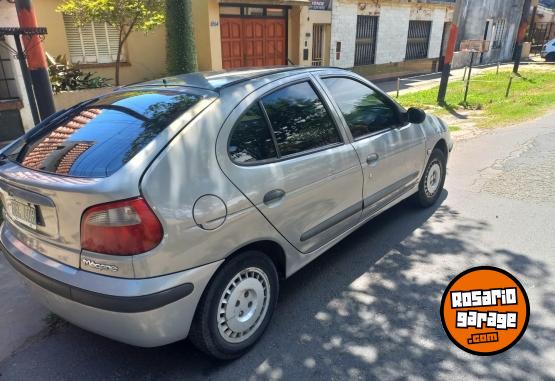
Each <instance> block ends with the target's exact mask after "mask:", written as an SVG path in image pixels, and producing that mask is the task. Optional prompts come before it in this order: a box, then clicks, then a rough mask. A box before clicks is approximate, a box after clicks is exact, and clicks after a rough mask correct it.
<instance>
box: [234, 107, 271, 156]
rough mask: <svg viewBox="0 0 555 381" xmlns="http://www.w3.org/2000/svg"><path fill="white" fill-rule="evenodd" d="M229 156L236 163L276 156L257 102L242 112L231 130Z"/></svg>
mask: <svg viewBox="0 0 555 381" xmlns="http://www.w3.org/2000/svg"><path fill="white" fill-rule="evenodd" d="M228 152H229V156H230V157H231V159H232V160H233V161H235V162H236V163H249V162H256V161H261V160H268V159H273V158H276V157H277V152H276V147H275V145H274V141H273V139H272V135H271V133H270V128H269V126H268V123H266V119H265V118H264V114H263V113H262V110H261V109H260V106H259V105H258V103H256V104H254V105H253V106H251V108H250V109H249V110H248V111H247V112H246V113H244V114H243V116H242V117H241V118H240V119H239V121H238V122H237V125H236V126H235V127H234V128H233V130H232V132H231V137H230V139H229V145H228Z"/></svg>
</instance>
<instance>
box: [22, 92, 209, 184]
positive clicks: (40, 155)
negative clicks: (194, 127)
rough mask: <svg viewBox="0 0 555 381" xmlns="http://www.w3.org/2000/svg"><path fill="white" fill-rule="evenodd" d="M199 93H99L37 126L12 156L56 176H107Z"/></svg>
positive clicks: (169, 122) (187, 106)
mask: <svg viewBox="0 0 555 381" xmlns="http://www.w3.org/2000/svg"><path fill="white" fill-rule="evenodd" d="M200 98H201V96H199V95H193V94H188V93H184V92H182V91H171V90H168V91H166V90H156V91H151V90H139V91H126V92H118V93H113V94H110V95H108V96H104V97H102V98H100V99H98V100H96V101H93V102H92V103H88V104H86V105H82V106H80V107H77V108H76V109H74V110H70V111H69V112H68V113H66V114H65V115H64V114H62V115H61V116H59V117H57V118H54V120H53V121H51V123H50V125H48V124H47V125H46V126H42V127H37V129H38V133H33V132H32V133H31V134H30V138H28V141H27V142H26V144H25V145H24V146H23V147H22V149H21V151H20V153H19V154H18V155H17V159H16V161H17V162H18V163H20V164H21V165H23V166H24V167H27V168H32V169H36V170H40V171H44V172H49V173H56V174H60V175H68V176H77V177H106V176H110V175H111V174H112V173H114V172H115V171H117V170H118V169H120V168H121V167H122V166H123V165H124V164H125V163H127V162H128V161H129V160H131V158H133V156H135V155H136V154H137V153H138V152H139V151H140V150H141V149H142V148H143V147H145V146H146V145H147V144H148V143H149V142H150V141H152V140H153V139H154V138H155V137H156V136H157V135H158V134H159V133H160V132H161V131H163V130H164V129H165V128H166V127H168V125H169V124H171V123H172V122H173V121H174V120H175V119H177V118H178V117H179V116H180V115H181V114H183V113H184V112H185V111H187V110H188V109H189V108H190V107H192V106H193V105H194V104H196V103H197V102H198V101H199V99H200Z"/></svg>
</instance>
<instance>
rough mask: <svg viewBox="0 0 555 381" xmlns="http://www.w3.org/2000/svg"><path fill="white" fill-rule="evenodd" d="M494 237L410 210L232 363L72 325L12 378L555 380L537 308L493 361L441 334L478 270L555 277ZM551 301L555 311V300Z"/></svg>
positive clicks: (10, 369)
mask: <svg viewBox="0 0 555 381" xmlns="http://www.w3.org/2000/svg"><path fill="white" fill-rule="evenodd" d="M446 195H447V192H444V194H443V199H442V201H444V200H445V198H446ZM432 225H433V226H432ZM444 225H445V228H443V226H444ZM488 228H489V226H488V224H487V223H485V222H483V221H477V220H472V219H468V218H463V217H462V216H461V215H460V214H459V212H458V211H456V210H453V209H452V208H450V207H448V206H445V205H443V206H441V205H440V206H438V207H437V208H436V209H428V210H418V209H414V208H412V207H411V206H409V204H408V202H404V203H402V204H401V205H399V206H397V207H395V208H393V209H392V210H390V211H389V212H387V213H385V214H383V215H382V216H380V217H378V218H376V219H375V220H373V221H371V222H370V223H368V224H367V225H365V226H364V227H362V228H361V229H359V230H358V231H357V232H355V233H354V234H353V235H352V236H351V237H349V238H348V239H346V240H344V241H343V242H342V243H340V244H339V245H337V246H336V247H334V248H333V249H332V250H331V251H330V252H328V254H326V255H324V256H322V257H321V258H320V259H318V260H316V261H315V262H314V263H312V264H310V265H309V266H307V267H306V268H305V269H303V270H301V271H300V272H299V273H297V274H296V275H294V276H293V277H292V278H290V279H289V280H288V281H287V282H286V283H285V284H284V285H283V287H282V292H281V295H280V302H279V305H278V310H277V312H276V315H275V317H274V319H273V321H272V324H271V325H270V327H269V329H268V331H267V332H266V335H265V336H264V337H263V338H262V340H261V341H260V342H259V343H258V345H257V346H256V347H255V349H254V350H252V351H250V352H249V353H248V354H246V355H245V356H244V357H243V358H241V359H239V360H236V361H234V362H230V363H221V362H216V361H213V360H211V359H209V358H208V357H206V356H204V355H202V354H200V353H199V352H197V351H196V350H195V349H194V348H192V347H191V345H190V344H189V343H187V342H183V343H177V344H173V345H169V346H166V347H163V348H156V349H139V348H134V347H130V346H126V345H122V344H119V343H115V342H113V341H110V340H107V339H104V338H101V337H99V336H96V335H94V334H90V333H88V332H85V331H82V330H80V329H78V328H76V327H73V326H70V325H67V326H66V327H63V328H62V329H60V330H58V331H57V332H56V333H55V334H53V335H51V336H49V337H48V338H47V339H45V340H42V341H41V342H36V343H33V344H30V345H29V346H28V347H27V348H23V349H22V350H21V351H20V352H18V353H16V354H15V355H13V356H12V357H10V358H8V359H6V360H5V361H4V362H3V363H2V364H0V372H1V373H2V374H3V376H2V379H16V378H17V379H39V378H40V379H54V378H55V379H76V378H80V379H89V378H95V379H113V378H132V379H164V378H171V379H187V380H191V379H196V378H199V379H200V378H204V379H205V378H208V379H220V378H221V379H284V380H289V379H295V380H302V379H307V378H317V379H330V378H333V379H374V378H380V379H388V380H391V379H401V378H406V377H408V376H413V377H416V378H418V379H430V380H431V379H441V378H449V379H456V378H460V379H470V378H475V379H478V378H487V379H489V380H501V379H508V378H526V379H547V378H549V375H548V374H546V373H544V370H542V368H541V367H538V366H537V359H538V358H540V357H541V355H542V353H543V352H542V350H543V349H544V348H545V347H546V346H547V345H549V340H550V338H553V337H555V332H554V331H553V330H551V329H548V328H546V327H543V326H541V325H537V324H535V322H534V318H533V315H534V310H532V319H531V321H530V326H529V328H528V331H527V332H526V334H525V335H524V337H523V338H522V340H521V341H520V342H519V343H518V344H517V345H516V346H515V347H513V349H511V350H510V351H509V352H506V353H503V354H501V355H498V356H495V357H489V358H483V357H477V356H472V355H469V354H466V353H464V352H462V351H461V350H459V349H458V348H456V347H455V346H454V345H453V344H451V342H450V341H449V340H448V339H447V337H446V335H445V334H444V332H443V329H442V327H441V322H440V319H439V303H440V300H441V295H442V291H443V290H444V288H445V287H446V286H447V284H448V282H449V281H450V280H451V279H452V277H453V276H455V275H456V274H457V273H459V272H461V271H462V270H464V269H466V268H468V267H472V266H475V265H480V264H494V265H498V266H500V267H503V268H505V269H506V270H508V271H510V272H512V273H513V274H515V275H516V276H517V277H526V278H529V277H533V278H534V279H536V280H537V281H538V282H541V281H542V279H547V278H548V277H550V276H551V274H550V273H549V272H548V270H546V269H547V266H546V264H544V263H542V262H538V261H532V260H530V259H529V258H528V257H526V256H524V255H521V254H519V253H515V252H512V251H509V250H506V249H502V248H501V249H498V250H496V251H494V252H484V251H482V250H481V249H480V248H479V247H477V246H476V244H475V242H478V241H479V240H478V237H479V236H480V235H481V234H483V233H484V231H487V230H488ZM442 229H443V230H442ZM525 287H526V284H525ZM544 300H545V301H544V304H545V307H546V308H547V309H549V310H551V311H552V312H553V305H554V304H555V296H554V294H553V293H551V294H550V295H546V297H545V299H544ZM553 317H555V316H553Z"/></svg>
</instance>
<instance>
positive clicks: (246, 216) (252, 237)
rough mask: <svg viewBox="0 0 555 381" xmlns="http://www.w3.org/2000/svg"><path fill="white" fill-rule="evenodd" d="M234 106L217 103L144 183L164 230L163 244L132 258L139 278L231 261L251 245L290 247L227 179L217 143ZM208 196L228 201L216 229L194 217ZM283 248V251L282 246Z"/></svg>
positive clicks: (180, 137)
mask: <svg viewBox="0 0 555 381" xmlns="http://www.w3.org/2000/svg"><path fill="white" fill-rule="evenodd" d="M233 105H234V103H233V102H230V100H229V99H228V101H227V102H224V101H223V100H222V99H218V100H216V101H215V102H214V103H213V104H211V105H210V106H209V107H208V109H206V110H205V111H204V112H203V113H202V115H201V116H200V117H198V118H196V119H195V120H193V121H192V122H191V123H190V124H189V125H188V126H187V127H186V128H185V129H184V130H183V131H182V132H181V133H180V134H179V135H178V136H177V137H176V138H175V139H174V140H173V141H172V142H171V143H170V144H169V146H168V147H167V148H166V149H165V150H164V151H163V152H162V154H160V155H159V156H158V158H157V159H156V160H155V161H154V162H153V164H152V165H151V167H150V168H149V169H148V170H147V171H146V173H145V175H144V176H143V179H142V181H141V191H142V194H143V196H144V197H145V198H146V200H147V201H148V203H149V204H150V205H151V206H152V208H153V210H154V212H155V213H156V214H157V215H158V217H159V218H160V220H161V222H162V225H163V228H164V238H163V241H162V242H161V244H160V245H159V246H158V247H157V248H155V249H154V250H152V251H150V252H149V253H146V254H142V255H137V256H135V257H134V258H133V266H134V269H135V276H136V277H149V276H156V275H160V274H167V273H171V272H176V271H181V270H185V269H189V268H193V267H196V266H200V265H203V264H206V263H210V262H214V261H217V260H220V259H223V258H225V257H227V256H228V255H229V254H230V253H232V252H234V251H235V250H237V249H238V248H241V247H243V246H245V245H247V244H248V243H251V242H254V241H258V240H272V241H276V242H277V243H279V244H280V245H287V242H286V241H285V242H284V240H283V239H282V237H281V236H279V234H277V232H276V231H275V229H274V228H273V227H272V226H271V225H270V224H269V223H268V221H267V220H266V219H265V218H264V217H263V216H262V215H261V214H260V212H258V210H256V208H254V206H253V205H252V204H251V203H250V202H249V201H248V200H247V198H246V197H245V196H244V195H243V194H242V193H241V192H240V191H239V190H238V189H237V188H236V187H235V186H234V185H233V184H232V183H231V182H230V181H229V180H228V178H227V177H225V175H224V173H223V172H222V171H221V169H220V167H219V165H218V162H217V160H216V155H215V144H216V138H217V135H218V133H219V130H220V126H221V125H222V124H223V122H224V120H225V118H226V117H227V115H228V114H229V113H230V111H231V110H232V108H233ZM204 195H215V196H217V197H219V198H220V199H221V200H223V201H224V203H225V205H226V208H227V216H226V219H225V221H224V222H223V224H222V225H221V226H220V227H218V228H216V229H215V230H205V229H203V228H201V227H200V226H199V225H197V224H196V222H195V220H194V218H193V206H194V204H195V202H196V201H197V200H198V199H199V198H200V197H201V196H204ZM282 247H283V246H282Z"/></svg>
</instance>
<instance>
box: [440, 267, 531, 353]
mask: <svg viewBox="0 0 555 381" xmlns="http://www.w3.org/2000/svg"><path fill="white" fill-rule="evenodd" d="M529 317H530V305H529V303H528V296H527V295H526V291H524V288H523V287H522V285H521V284H520V282H519V281H518V280H517V279H516V278H515V277H514V276H513V275H511V274H509V273H508V272H506V271H505V270H501V269H498V268H496V267H489V266H483V267H475V268H472V269H469V270H466V271H465V272H463V273H461V274H459V275H458V276H457V277H455V279H453V280H452V281H451V283H449V286H447V289H446V290H445V292H444V293H443V299H442V300H441V321H442V323H443V328H444V329H445V332H446V333H447V336H449V338H450V339H451V341H452V342H453V343H455V344H456V345H457V346H458V347H459V348H461V349H462V350H464V351H466V352H469V353H472V354H475V355H480V356H488V355H495V354H498V353H501V352H503V351H506V350H507V349H509V348H511V347H512V346H513V345H515V344H516V343H517V342H518V340H520V338H521V337H522V335H524V331H526V327H527V326H528V319H529Z"/></svg>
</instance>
